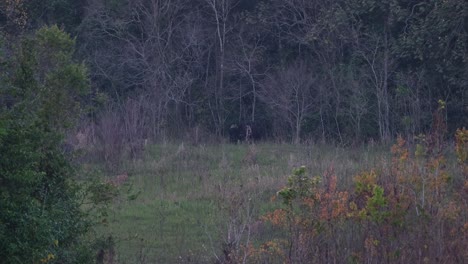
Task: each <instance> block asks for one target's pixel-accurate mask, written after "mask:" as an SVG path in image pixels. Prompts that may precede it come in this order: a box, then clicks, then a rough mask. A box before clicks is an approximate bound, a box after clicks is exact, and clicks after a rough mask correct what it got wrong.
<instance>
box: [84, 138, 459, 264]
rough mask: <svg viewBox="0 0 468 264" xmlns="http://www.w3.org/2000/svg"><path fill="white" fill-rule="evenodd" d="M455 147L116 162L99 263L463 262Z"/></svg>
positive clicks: (211, 152) (152, 156)
mask: <svg viewBox="0 0 468 264" xmlns="http://www.w3.org/2000/svg"><path fill="white" fill-rule="evenodd" d="M463 133H465V134H463V135H464V136H465V137H467V135H468V133H467V132H466V130H464V132H463ZM460 135H462V133H460ZM464 140H465V141H463V142H461V141H460V142H461V143H460V142H458V141H457V142H458V143H457V145H456V146H454V145H445V147H444V149H443V151H442V152H434V151H433V150H431V147H430V145H427V146H423V145H415V146H411V147H407V146H406V144H405V142H404V140H401V139H400V140H398V141H397V142H395V144H394V145H393V146H382V145H378V144H369V145H362V146H359V147H352V148H351V147H349V148H343V147H338V146H330V145H318V144H305V145H289V144H274V143H258V144H252V145H248V144H239V145H233V144H211V145H209V144H207V145H203V144H200V145H190V144H184V143H166V144H155V145H151V146H148V147H147V148H146V149H145V152H144V154H143V155H142V156H141V157H140V158H138V159H133V160H130V159H129V160H127V161H125V162H122V163H121V164H120V166H119V172H120V173H128V181H127V182H126V183H125V184H123V185H122V186H119V187H118V188H119V190H120V194H119V195H118V196H117V197H116V198H115V199H114V200H113V202H112V203H111V205H110V208H109V212H110V213H109V215H108V216H107V217H106V219H105V224H103V225H101V226H100V227H99V228H98V229H97V233H98V234H101V235H104V236H106V237H107V236H112V239H113V241H114V247H113V248H112V250H111V251H110V253H109V255H110V257H109V258H108V260H107V262H105V263H286V262H288V261H289V262H293V263H304V261H307V263H331V262H334V263H335V262H336V263H343V261H344V262H347V263H364V262H365V263H438V261H439V260H440V256H445V255H447V254H449V255H448V256H453V257H451V258H448V259H447V260H448V261H449V262H450V261H451V262H453V263H463V259H464V257H466V256H467V253H466V252H465V253H464V251H466V250H465V249H463V247H464V245H468V240H467V239H466V238H464V237H466V236H465V234H468V224H467V223H468V220H467V214H466V210H464V208H465V207H466V198H467V197H466V196H467V195H466V193H468V184H467V182H468V181H467V179H466V174H467V171H468V169H467V166H466V157H465V156H466V152H467V148H466V146H467V144H466V142H468V140H467V139H466V138H465V139H464ZM460 144H462V145H461V146H462V147H460ZM463 144H465V145H463ZM441 150H442V149H441ZM436 153H438V154H436ZM457 155H458V156H457ZM463 155H465V156H463ZM457 157H458V159H457ZM460 157H461V158H460ZM461 159H465V160H461ZM463 164H465V165H463ZM96 166H97V165H89V164H88V165H86V166H85V167H87V168H88V169H90V168H93V169H96ZM302 166H304V168H305V171H304V170H301V169H299V170H298V169H297V168H300V167H302ZM100 174H101V175H103V174H104V175H105V176H103V177H102V180H103V181H106V180H107V181H109V180H111V179H113V178H115V177H116V174H115V173H114V174H111V173H107V174H106V173H100ZM135 194H137V195H135ZM129 198H131V199H129ZM413 247H414V248H413ZM288 251H289V253H288ZM450 254H452V255H450Z"/></svg>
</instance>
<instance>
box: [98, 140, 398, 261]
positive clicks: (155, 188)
mask: <svg viewBox="0 0 468 264" xmlns="http://www.w3.org/2000/svg"><path fill="white" fill-rule="evenodd" d="M383 160H384V161H385V160H389V151H388V149H387V148H378V147H361V148H357V149H356V148H355V149H343V148H338V147H331V146H325V145H308V146H295V145H287V144H266V143H265V144H258V145H255V146H248V145H200V146H189V145H184V144H180V145H178V144H164V145H154V146H151V147H149V148H148V149H147V150H146V153H145V155H144V157H143V158H142V159H141V160H136V161H127V162H125V163H124V164H123V165H122V171H127V172H128V173H129V175H130V177H129V178H130V182H131V184H132V189H133V192H135V191H139V192H140V194H139V196H138V197H137V198H136V199H135V200H132V201H129V200H127V199H125V194H123V195H122V197H121V198H119V199H117V200H116V201H115V203H114V204H113V205H112V208H111V215H110V218H109V223H108V225H106V226H103V227H101V228H100V229H99V230H98V231H99V232H100V233H102V234H109V233H110V234H112V236H113V237H114V239H115V241H116V254H117V256H116V257H117V260H118V262H119V263H213V262H214V260H215V259H216V257H215V256H216V255H219V254H222V252H221V251H222V245H223V242H224V241H226V239H227V233H228V224H229V223H234V225H236V224H237V225H241V224H242V223H245V222H254V221H255V220H257V219H258V217H259V215H260V214H262V213H265V212H267V211H270V210H271V209H272V208H274V207H275V206H277V203H273V202H271V201H270V199H271V197H273V196H275V194H276V192H277V191H278V190H279V189H280V188H281V187H282V186H284V185H285V183H286V180H287V177H288V176H289V174H290V172H291V170H292V169H293V168H296V167H298V166H301V165H304V166H306V167H307V168H308V172H309V174H310V175H320V174H322V173H324V172H325V171H327V170H329V169H331V168H333V170H334V172H335V173H336V175H337V176H338V177H339V178H341V180H340V183H343V184H351V183H352V177H353V176H354V175H355V174H357V173H359V172H360V171H362V170H366V169H369V168H372V167H376V165H377V164H381V163H382V161H383ZM107 176H108V177H109V176H110V175H107ZM248 210H250V211H249V214H246V212H247V211H248ZM246 237H247V236H246V234H245V233H244V236H243V239H245V238H246ZM251 239H253V240H255V239H261V238H260V237H255V236H254V234H252V238H251Z"/></svg>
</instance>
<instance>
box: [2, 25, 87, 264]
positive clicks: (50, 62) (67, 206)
mask: <svg viewBox="0 0 468 264" xmlns="http://www.w3.org/2000/svg"><path fill="white" fill-rule="evenodd" d="M73 46H74V41H73V40H72V39H71V38H70V37H69V35H68V34H66V33H64V32H63V31H61V30H59V29H58V28H57V27H56V26H54V27H50V28H42V29H41V30H39V31H38V32H37V34H36V36H35V37H34V38H30V39H26V40H25V41H24V42H23V44H22V46H21V48H20V49H19V54H18V55H17V61H16V62H15V58H14V57H9V59H10V60H12V61H13V62H12V63H11V65H13V66H14V68H13V69H10V70H11V72H9V73H10V74H9V75H8V74H7V75H5V76H2V77H3V81H4V83H2V90H1V91H2V93H1V94H0V96H1V97H2V99H4V100H5V101H7V102H8V105H7V106H6V107H5V108H2V109H0V157H1V158H0V183H1V184H0V186H1V187H0V212H1V214H0V241H1V242H0V258H1V259H2V262H5V263H48V262H59V263H91V262H92V261H93V258H94V256H93V255H94V252H93V248H92V247H91V243H92V242H91V241H89V240H88V239H87V237H86V236H85V235H86V234H87V233H88V232H89V230H90V227H91V221H90V219H89V218H88V216H87V214H86V213H85V212H83V211H82V208H81V206H82V201H83V200H84V199H85V197H84V193H83V189H82V187H81V186H80V185H79V184H78V183H77V182H76V181H74V180H73V177H72V176H73V175H74V169H73V167H72V166H71V165H70V160H69V158H70V157H67V156H66V153H65V152H64V151H63V150H62V147H61V146H62V138H63V136H62V133H63V131H64V129H65V128H66V127H69V126H70V125H71V124H72V121H73V120H75V119H76V118H77V117H76V116H75V115H77V114H79V107H78V106H79V104H78V99H79V98H78V95H79V94H80V93H82V92H85V90H86V87H87V76H86V70H85V67H84V66H83V65H79V64H75V63H74V62H73V59H72V54H73V49H74V48H73Z"/></svg>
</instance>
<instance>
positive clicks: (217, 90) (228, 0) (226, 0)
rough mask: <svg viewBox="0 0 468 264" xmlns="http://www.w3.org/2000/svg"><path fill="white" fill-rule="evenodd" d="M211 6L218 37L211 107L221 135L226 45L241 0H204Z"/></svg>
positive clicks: (223, 118)
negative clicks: (236, 8)
mask: <svg viewBox="0 0 468 264" xmlns="http://www.w3.org/2000/svg"><path fill="white" fill-rule="evenodd" d="M204 1H205V3H206V4H207V5H208V6H209V9H210V11H211V12H210V14H211V23H212V24H214V30H215V32H213V33H214V36H215V39H216V47H217V49H216V51H217V53H216V57H215V59H216V74H215V76H216V77H215V85H214V89H213V95H214V98H213V99H214V105H212V104H211V103H210V104H209V107H210V109H211V112H212V116H213V120H214V124H215V128H216V134H218V135H221V134H222V133H223V129H224V123H225V120H226V115H225V113H226V109H225V104H224V100H225V93H226V91H225V74H226V53H227V52H226V51H227V50H226V47H227V45H228V38H229V37H230V35H231V33H232V30H233V28H234V23H235V21H232V19H233V17H232V14H231V13H232V11H233V9H234V8H235V7H236V6H237V5H238V3H239V0H204Z"/></svg>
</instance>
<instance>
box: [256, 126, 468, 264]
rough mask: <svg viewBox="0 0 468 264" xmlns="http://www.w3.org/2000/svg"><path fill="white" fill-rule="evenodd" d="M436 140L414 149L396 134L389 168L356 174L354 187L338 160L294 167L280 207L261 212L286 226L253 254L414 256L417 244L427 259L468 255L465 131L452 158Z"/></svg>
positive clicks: (300, 258)
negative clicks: (343, 181)
mask: <svg viewBox="0 0 468 264" xmlns="http://www.w3.org/2000/svg"><path fill="white" fill-rule="evenodd" d="M429 137H431V135H429ZM433 142H434V140H432V139H431V138H427V140H421V141H420V143H419V144H418V145H416V146H415V147H414V148H411V147H410V146H408V145H407V143H406V142H405V140H403V139H402V138H398V140H397V142H396V143H395V145H394V146H393V147H392V148H391V152H392V154H393V158H392V162H391V163H390V164H389V167H385V166H384V165H382V164H381V165H380V167H377V168H375V169H373V170H370V171H365V172H362V173H360V174H359V175H356V176H355V177H354V178H353V179H354V186H352V187H349V186H348V187H346V186H342V185H340V182H339V178H338V177H337V175H336V174H335V173H334V169H333V167H331V168H329V169H328V170H327V171H325V172H324V173H323V175H321V176H316V177H310V176H308V175H307V173H306V168H305V167H301V168H298V169H296V170H294V171H293V174H292V175H291V176H290V177H289V179H288V184H287V186H286V187H285V188H283V189H281V190H280V191H279V192H278V197H279V198H281V199H282V201H283V206H282V207H281V208H278V209H276V210H274V211H272V212H270V213H267V214H265V215H264V216H262V217H261V219H262V220H263V221H264V222H265V223H269V224H270V225H271V226H272V228H276V229H277V230H283V232H277V233H276V236H275V238H274V239H269V240H267V241H266V242H264V243H263V244H260V245H259V246H258V247H255V246H253V245H250V246H249V247H248V251H249V256H250V257H251V258H252V259H253V260H263V261H267V262H268V261H271V260H275V261H274V263H298V262H307V263H324V262H328V261H330V259H334V260H336V261H338V262H340V261H349V260H350V259H352V260H353V261H357V262H364V261H367V262H371V263H412V262H413V261H417V259H415V256H416V255H415V254H414V252H416V251H417V252H419V253H418V254H419V255H418V257H421V258H422V259H425V260H427V261H429V262H431V261H432V262H433V261H436V260H441V259H443V260H444V261H446V262H453V261H455V262H456V261H457V260H459V259H463V258H464V257H468V255H467V253H464V251H463V250H461V249H464V248H465V249H466V248H467V246H468V240H467V239H466V237H467V234H468V220H467V219H468V214H467V213H468V206H467V204H468V179H467V177H468V174H467V172H468V131H467V130H466V129H459V130H457V132H456V135H455V143H456V145H455V147H454V150H455V151H454V152H455V156H456V158H457V162H456V163H455V164H454V162H453V158H451V157H453V156H450V153H449V151H450V149H447V148H445V147H444V148H445V149H442V148H434V147H433ZM434 149H437V151H434ZM450 159H451V160H450ZM340 186H341V188H342V189H340ZM346 237H352V238H353V239H351V240H346V239H345V238H346ZM449 253H450V254H449Z"/></svg>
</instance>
